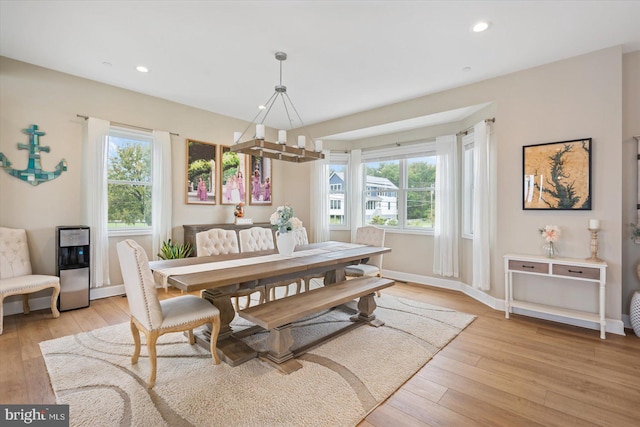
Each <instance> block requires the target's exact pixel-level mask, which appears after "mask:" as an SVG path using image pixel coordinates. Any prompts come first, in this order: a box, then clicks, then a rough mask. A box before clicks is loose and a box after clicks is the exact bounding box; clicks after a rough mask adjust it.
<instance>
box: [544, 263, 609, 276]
mask: <svg viewBox="0 0 640 427" xmlns="http://www.w3.org/2000/svg"><path fill="white" fill-rule="evenodd" d="M552 270H553V272H552V274H555V275H558V276H569V277H580V278H583V279H592V280H600V269H599V268H590V267H577V266H575V265H559V264H554V265H553V267H552Z"/></svg>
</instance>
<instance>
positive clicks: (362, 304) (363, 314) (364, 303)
mask: <svg viewBox="0 0 640 427" xmlns="http://www.w3.org/2000/svg"><path fill="white" fill-rule="evenodd" d="M374 296H375V294H369V295H365V296H362V297H360V300H359V301H358V311H359V313H358V314H357V315H355V316H353V317H351V320H352V321H354V322H356V321H363V322H368V323H369V324H370V325H371V326H375V327H379V326H382V325H384V322H383V321H382V320H379V319H376V315H375V314H373V312H374V310H375V309H376V307H377V305H376V300H375V298H374Z"/></svg>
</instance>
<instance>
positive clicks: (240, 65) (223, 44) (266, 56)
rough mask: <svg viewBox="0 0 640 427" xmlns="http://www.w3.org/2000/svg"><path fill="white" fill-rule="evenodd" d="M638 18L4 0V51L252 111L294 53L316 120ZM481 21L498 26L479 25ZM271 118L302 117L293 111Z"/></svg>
mask: <svg viewBox="0 0 640 427" xmlns="http://www.w3.org/2000/svg"><path fill="white" fill-rule="evenodd" d="M639 16H640V1H203V0H201V1H190V0H184V1H169V0H167V1H153V0H147V1H97V0H94V1H57V0H48V1H29V0H22V1H17V0H0V55H2V56H6V57H9V58H14V59H17V60H20V61H25V62H28V63H32V64H36V65H39V66H43V67H46V68H51V69H53V70H58V71H62V72H65V73H69V74H73V75H76V76H80V77H84V78H88V79H91V80H95V81H99V82H103V83H107V84H110V85H114V86H118V87H122V88H125V89H130V90H133V91H136V92H141V93H144V94H148V95H153V96H156V97H159V98H164V99H167V100H171V101H175V102H179V103H182V104H186V105H190V106H193V107H198V108H202V109H204V110H208V111H212V112H216V113H219V114H224V115H227V116H231V117H236V118H240V119H243V120H247V121H251V120H252V119H253V117H254V116H255V115H256V114H257V113H258V110H257V106H258V105H260V104H263V103H265V102H266V100H267V99H268V98H269V97H270V96H271V95H272V93H273V92H274V86H275V85H276V84H278V83H279V63H278V61H277V60H276V59H275V58H274V54H275V52H277V51H284V52H286V53H287V54H288V56H289V57H288V59H287V60H286V61H285V62H283V76H282V83H283V84H284V85H286V86H287V87H288V94H289V97H290V98H291V100H292V101H293V103H294V105H295V107H296V109H297V111H298V112H299V113H300V116H301V117H302V119H303V120H304V123H305V124H312V123H317V122H322V121H325V120H329V119H333V118H336V117H341V116H345V115H348V114H352V113H357V112H361V111H365V110H369V109H372V108H376V107H380V106H383V105H387V104H391V103H395V102H399V101H403V100H407V99H411V98H416V97H418V96H422V95H426V94H430V93H435V92H439V91H442V90H446V89H449V88H453V87H457V86H461V85H465V84H469V83H473V82H476V81H480V80H485V79H488V78H491V77H496V76H499V75H504V74H507V73H511V72H514V71H518V70H522V69H526V68H530V67H534V66H537V65H541V64H545V63H549V62H553V61H557V60H560V59H563V58H567V57H571V56H576V55H580V54H584V53H588V52H592V51H595V50H599V49H603V48H607V47H611V46H616V45H622V47H623V51H624V52H630V51H635V50H639V49H640V25H638V17H639ZM479 20H487V21H489V22H490V23H491V26H490V27H489V29H488V30H487V31H485V32H483V33H474V32H472V31H471V27H472V26H473V24H475V23H476V22H477V21H479ZM138 65H145V66H146V67H148V68H149V69H150V71H149V72H148V73H146V74H143V73H140V72H138V71H136V66H138ZM265 124H267V125H268V126H272V127H275V128H282V129H289V128H292V127H294V128H295V127H299V126H300V123H299V122H298V121H294V123H293V125H291V124H290V123H289V122H288V121H287V120H286V115H285V114H284V113H283V110H282V109H279V110H275V109H274V110H273V111H272V112H271V113H270V114H269V116H268V117H267V120H266V121H265ZM410 125H415V124H410ZM396 130H398V128H397V127H396ZM380 131H381V130H380V129H378V130H377V132H380Z"/></svg>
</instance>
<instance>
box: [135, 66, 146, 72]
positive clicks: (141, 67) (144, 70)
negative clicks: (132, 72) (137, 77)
mask: <svg viewBox="0 0 640 427" xmlns="http://www.w3.org/2000/svg"><path fill="white" fill-rule="evenodd" d="M136 70H138V71H140V72H141V73H148V72H149V69H148V68H147V67H145V66H144V65H138V66H137V67H136Z"/></svg>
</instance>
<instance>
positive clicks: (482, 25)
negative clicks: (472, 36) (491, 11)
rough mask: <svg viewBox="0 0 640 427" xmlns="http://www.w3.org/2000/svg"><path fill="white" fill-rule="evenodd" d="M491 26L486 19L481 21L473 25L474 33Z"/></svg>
mask: <svg viewBox="0 0 640 427" xmlns="http://www.w3.org/2000/svg"><path fill="white" fill-rule="evenodd" d="M487 28H489V23H488V22H486V21H480V22H478V23H476V24H475V25H474V26H473V32H474V33H481V32H483V31H485V30H486V29H487Z"/></svg>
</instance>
